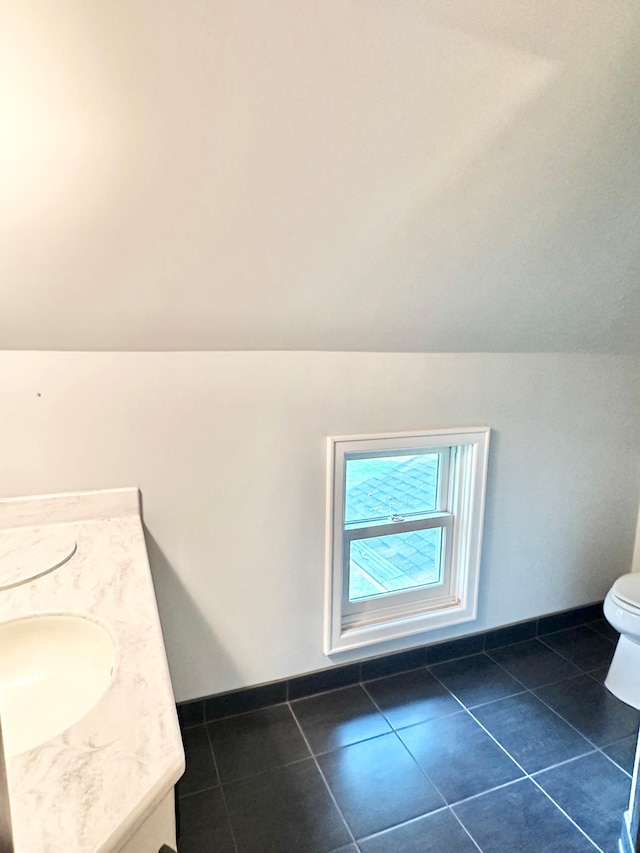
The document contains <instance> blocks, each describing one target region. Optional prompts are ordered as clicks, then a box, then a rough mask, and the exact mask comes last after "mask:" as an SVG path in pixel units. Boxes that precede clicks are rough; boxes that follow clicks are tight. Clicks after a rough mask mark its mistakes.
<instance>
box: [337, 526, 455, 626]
mask: <svg viewBox="0 0 640 853" xmlns="http://www.w3.org/2000/svg"><path fill="white" fill-rule="evenodd" d="M453 526H454V517H453V515H452V514H451V513H432V514H430V515H429V516H427V517H424V518H421V519H412V520H411V521H401V522H398V521H396V522H391V523H389V524H383V525H374V526H370V527H363V528H357V529H355V530H348V531H347V530H345V531H344V534H343V540H342V542H343V544H342V612H343V614H344V615H345V616H348V615H355V614H373V613H377V614H378V615H379V614H380V613H381V612H386V611H387V610H389V609H390V608H397V607H401V608H404V607H405V606H407V605H411V604H413V603H414V602H424V603H426V602H428V601H429V600H430V599H442V598H443V596H444V597H448V596H449V595H450V594H451V587H452V575H451V554H452V550H453ZM434 528H439V529H441V530H442V544H441V548H440V581H438V583H434V584H422V585H420V586H414V587H410V588H408V589H402V590H391V591H389V592H381V593H380V594H379V595H375V596H370V597H367V598H360V599H358V600H357V601H350V600H349V580H350V576H351V572H350V561H351V548H350V546H351V542H354V541H358V540H361V539H376V538H378V537H379V536H388V535H392V534H394V533H409V532H411V531H414V530H432V529H434Z"/></svg>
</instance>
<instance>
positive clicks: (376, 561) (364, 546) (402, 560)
mask: <svg viewBox="0 0 640 853" xmlns="http://www.w3.org/2000/svg"><path fill="white" fill-rule="evenodd" d="M442 536H443V531H442V528H441V527H431V528H428V529H427V530H413V531H410V532H407V533H390V534H388V535H387V536H373V537H370V538H367V539H353V540H351V542H350V543H349V544H350V550H349V601H360V600H362V599H364V598H374V597H375V596H378V595H386V594H388V593H390V592H399V591H401V590H410V589H418V588H420V587H425V586H429V585H430V584H435V583H440V580H441V576H442V559H441V553H442Z"/></svg>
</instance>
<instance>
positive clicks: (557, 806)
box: [432, 673, 603, 853]
mask: <svg viewBox="0 0 640 853" xmlns="http://www.w3.org/2000/svg"><path fill="white" fill-rule="evenodd" d="M432 674H433V673H432ZM434 678H438V676H437V675H434ZM438 681H440V679H438ZM440 683H441V684H442V682H440ZM442 686H443V687H446V685H444V684H443V685H442ZM505 698H508V697H505ZM497 701H499V700H497ZM466 711H467V713H468V714H469V715H470V716H471V717H472V719H473V720H475V722H476V723H477V724H478V725H479V726H480V728H481V729H482V730H483V731H484V732H486V734H487V735H488V736H489V737H490V738H491V740H492V741H493V742H494V743H495V744H497V746H498V747H499V748H500V749H501V750H502V751H503V752H504V753H505V755H506V756H507V757H508V758H509V759H510V760H511V761H513V763H514V764H515V765H516V766H517V767H518V768H519V769H520V770H521V771H522V772H523V773H524V776H525V778H527V779H529V780H530V781H531V782H532V783H533V784H534V785H535V786H536V787H537V788H538V789H539V790H540V791H542V793H543V794H544V795H545V797H547V799H548V800H549V801H550V802H551V803H553V805H554V806H555V807H556V808H557V809H558V811H559V812H561V813H562V814H563V815H564V816H565V817H566V818H567V820H569V821H570V822H571V823H572V824H573V825H574V826H575V827H576V829H578V830H579V832H580V833H581V834H582V835H584V837H585V838H586V839H587V841H589V842H590V843H591V844H593V845H594V847H595V848H596V849H597V850H599V851H600V853H603V851H602V850H601V848H600V847H598V845H597V844H596V843H595V841H593V839H592V838H590V837H589V836H588V835H587V833H586V832H585V831H584V830H583V829H582V827H580V826H579V825H578V824H577V823H576V822H575V820H573V818H572V817H570V816H569V815H568V814H567V813H566V812H565V811H564V809H562V808H561V807H560V806H559V805H558V804H557V803H556V802H555V800H553V799H552V798H551V797H550V796H549V795H548V794H547V792H546V791H544V789H543V788H542V787H541V786H540V785H539V784H538V782H536V780H535V779H534V778H532V776H531V775H530V774H529V773H527V771H526V770H525V769H524V767H523V766H522V765H521V764H520V762H519V761H516V759H515V758H514V756H513V755H511V754H510V753H509V752H508V751H507V750H506V749H505V748H504V747H503V746H502V744H501V743H500V742H499V741H498V740H497V739H496V738H495V737H494V736H493V735H492V734H491V732H490V731H489V730H488V729H486V728H485V726H483V725H482V723H481V722H480V720H478V718H477V717H476V716H475V714H474V713H473V712H472V711H471V710H469V709H468V708H467V709H466ZM586 754H587V755H589V754H590V753H586ZM578 757H583V756H578ZM546 769H547V770H550V769H551V768H546ZM538 772H541V771H538ZM516 781H521V780H517V779H516V780H513V781H512V782H511V783H510V784H513V782H516ZM484 793H488V792H487V791H485V792H484ZM477 796H482V794H478V795H477ZM469 799H471V798H469ZM453 805H457V804H452V807H453Z"/></svg>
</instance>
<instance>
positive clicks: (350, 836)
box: [287, 702, 360, 850]
mask: <svg viewBox="0 0 640 853" xmlns="http://www.w3.org/2000/svg"><path fill="white" fill-rule="evenodd" d="M287 706H288V708H289V713H290V714H291V716H292V717H293V719H294V720H295V723H296V726H297V727H298V731H299V732H300V735H301V736H302V739H303V740H304V742H305V744H306V747H307V749H308V750H309V754H310V755H311V758H312V759H313V763H314V764H315V766H316V769H317V771H318V773H319V774H320V778H321V779H322V781H323V782H324V786H325V788H326V789H327V792H328V794H329V796H330V797H331V801H332V802H333V805H334V806H335V807H336V809H337V811H338V814H339V815H340V818H341V820H342V822H343V824H344V826H345V829H346V830H347V832H348V833H349V838H350V839H351V842H350V843H351V844H355V846H356V850H360V847H359V846H358V844H357V842H356V839H355V836H354V834H353V832H352V831H351V827H350V826H349V824H348V823H347V819H346V818H345V816H344V814H343V813H342V809H341V808H340V806H339V805H338V801H337V800H336V798H335V796H334V793H333V791H332V790H331V787H330V785H329V783H328V781H327V778H326V776H325V775H324V773H323V772H322V767H320V763H319V762H318V759H317V758H316V755H315V753H314V752H313V750H312V749H311V744H310V743H309V741H308V740H307V736H306V735H305V733H304V731H303V730H302V726H301V725H300V721H299V720H298V718H297V717H296V715H295V713H294V711H293V708H292V707H291V703H290V702H287ZM348 843H349V842H347V844H348ZM343 846H344V845H343ZM338 849H339V848H338Z"/></svg>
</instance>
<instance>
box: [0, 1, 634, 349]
mask: <svg viewBox="0 0 640 853" xmlns="http://www.w3.org/2000/svg"><path fill="white" fill-rule="evenodd" d="M639 60H640V5H638V3H637V0H611V2H607V3H602V2H601V0H565V2H562V3H555V2H551V0H544V1H542V0H515V2H514V0H448V2H446V3H443V2H441V0H326V2H325V0H323V2H318V0H269V2H265V0H238V2H233V3H229V2H227V0H135V2H132V3H129V2H124V0H122V2H121V0H118V2H111V0H109V2H108V1H107V0H98V2H95V3H91V4H87V3H85V2H82V1H81V0H59V2H56V3H50V2H49V0H9V2H7V3H4V4H2V6H1V7H0V125H2V126H3V127H4V131H3V134H0V187H2V190H1V192H0V349H78V350H91V349H109V350H110V349H114V350H158V349H160V350H181V349H205V350H216V349H241V350H245V349H246V350H251V349H299V350H305V349H314V350H373V351H425V352H426V351H496V352H497V351H514V352H516V351H521V352H522V351H560V352H564V351H567V352H568V351H592V352H638V351H639V348H640V239H639V235H640V168H639V167H638V155H639V152H640V94H639V92H640V87H639V86H638V71H637V69H638V62H639Z"/></svg>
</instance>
